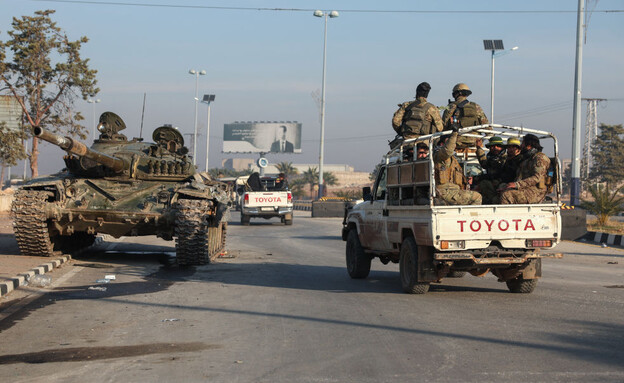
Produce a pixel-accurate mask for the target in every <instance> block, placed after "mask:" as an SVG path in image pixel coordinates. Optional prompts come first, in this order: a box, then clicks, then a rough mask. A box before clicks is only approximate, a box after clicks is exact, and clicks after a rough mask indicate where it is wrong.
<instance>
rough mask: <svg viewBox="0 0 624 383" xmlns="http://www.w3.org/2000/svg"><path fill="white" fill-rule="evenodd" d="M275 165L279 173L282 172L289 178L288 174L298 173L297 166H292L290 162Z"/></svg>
mask: <svg viewBox="0 0 624 383" xmlns="http://www.w3.org/2000/svg"><path fill="white" fill-rule="evenodd" d="M275 167H276V168H277V170H278V171H279V172H280V173H284V174H285V175H286V178H290V176H294V175H295V174H297V173H299V171H298V170H297V168H296V167H294V166H293V164H292V162H286V161H284V162H280V163H279V164H277V165H275Z"/></svg>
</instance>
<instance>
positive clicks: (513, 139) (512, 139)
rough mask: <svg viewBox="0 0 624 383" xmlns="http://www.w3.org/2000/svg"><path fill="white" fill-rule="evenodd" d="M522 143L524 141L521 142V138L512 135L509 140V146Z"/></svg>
mask: <svg viewBox="0 0 624 383" xmlns="http://www.w3.org/2000/svg"><path fill="white" fill-rule="evenodd" d="M521 145H522V143H521V142H520V139H519V138H516V137H510V138H509V139H508V140H507V146H521Z"/></svg>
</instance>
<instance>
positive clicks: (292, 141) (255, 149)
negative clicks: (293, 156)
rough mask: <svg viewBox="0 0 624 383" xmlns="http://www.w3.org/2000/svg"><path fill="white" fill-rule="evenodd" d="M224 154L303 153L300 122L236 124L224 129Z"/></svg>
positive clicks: (227, 125) (225, 126)
mask: <svg viewBox="0 0 624 383" xmlns="http://www.w3.org/2000/svg"><path fill="white" fill-rule="evenodd" d="M223 152H224V153H301V124H300V123H298V122H291V121H287V122H264V121H260V122H257V121H256V122H234V123H231V124H225V125H224V127H223Z"/></svg>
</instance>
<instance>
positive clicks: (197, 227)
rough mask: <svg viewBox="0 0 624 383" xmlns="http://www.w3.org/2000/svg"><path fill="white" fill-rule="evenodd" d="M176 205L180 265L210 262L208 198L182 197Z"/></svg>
mask: <svg viewBox="0 0 624 383" xmlns="http://www.w3.org/2000/svg"><path fill="white" fill-rule="evenodd" d="M175 207H176V222H175V225H176V226H175V234H176V237H177V238H176V257H177V261H178V264H179V265H180V266H196V265H204V264H206V263H210V255H209V240H208V239H209V236H208V222H207V218H208V217H209V215H208V212H209V210H210V207H209V206H208V201H207V200H190V199H181V200H178V202H177V203H176V205H175Z"/></svg>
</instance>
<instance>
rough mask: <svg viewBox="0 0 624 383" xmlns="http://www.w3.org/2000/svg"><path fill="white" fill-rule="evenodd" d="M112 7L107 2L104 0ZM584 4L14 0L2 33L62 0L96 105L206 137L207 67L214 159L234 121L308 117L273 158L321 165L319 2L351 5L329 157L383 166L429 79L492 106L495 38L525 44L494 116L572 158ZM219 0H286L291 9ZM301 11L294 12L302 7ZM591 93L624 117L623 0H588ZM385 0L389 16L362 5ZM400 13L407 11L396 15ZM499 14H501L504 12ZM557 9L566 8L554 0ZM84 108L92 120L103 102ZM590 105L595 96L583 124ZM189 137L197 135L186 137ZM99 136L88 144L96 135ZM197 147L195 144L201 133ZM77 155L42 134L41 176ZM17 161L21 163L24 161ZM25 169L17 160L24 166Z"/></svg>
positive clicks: (64, 20) (7, 3)
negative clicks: (400, 117) (459, 86)
mask: <svg viewBox="0 0 624 383" xmlns="http://www.w3.org/2000/svg"><path fill="white" fill-rule="evenodd" d="M98 3H99V4H98ZM577 4H578V2H577V1H575V0H549V1H543V0H542V1H533V0H525V1H522V2H518V1H513V2H512V1H500V0H498V1H485V0H473V1H470V2H466V1H455V0H453V1H451V0H439V1H426V2H425V1H414V0H412V1H401V0H394V1H393V0H385V1H383V2H381V1H371V0H357V1H355V0H332V1H314V0H306V1H304V0H291V1H285V0H227V1H226V0H220V1H219V0H213V1H210V0H203V1H202V0H119V1H116V2H113V1H109V2H104V1H100V0H85V1H73V2H72V1H68V2H65V1H30V0H19V1H18V0H0V40H2V41H6V39H7V34H6V32H7V30H8V29H10V27H11V20H12V18H13V17H20V16H23V15H33V14H34V12H35V11H36V10H42V9H54V10H56V13H55V14H54V15H53V16H52V17H53V19H54V20H55V21H56V22H57V25H58V26H59V27H61V28H62V29H63V30H64V31H65V32H66V33H67V35H68V36H69V38H70V39H71V40H77V39H78V38H79V37H81V36H87V37H88V38H89V42H88V43H87V44H85V45H84V46H83V48H82V55H83V57H87V58H89V59H90V65H91V68H92V69H96V70H97V71H98V73H97V81H98V84H97V85H98V87H99V88H100V93H99V94H98V95H97V96H96V98H97V99H100V100H101V102H100V103H97V104H95V115H96V116H99V114H100V113H102V112H104V111H112V112H115V113H117V114H119V115H120V116H121V117H122V118H123V119H124V121H125V122H126V125H127V126H128V129H127V130H126V131H124V133H125V134H126V135H127V136H128V137H135V136H139V129H140V125H141V112H142V105H143V95H144V93H145V94H146V108H145V119H144V128H143V129H144V133H143V136H144V137H146V138H147V139H150V138H151V132H152V131H153V129H155V128H157V127H158V126H161V125H162V124H165V123H169V124H172V125H174V126H177V127H178V128H179V129H180V130H181V131H182V132H183V133H185V134H186V133H192V132H193V130H194V128H193V124H194V118H195V100H194V97H195V84H196V78H195V76H193V75H190V74H189V73H188V70H189V69H196V70H205V71H206V75H204V76H200V77H199V78H198V82H197V83H198V91H199V95H200V99H201V97H202V95H203V94H215V95H216V99H215V101H214V102H213V103H212V106H211V117H210V148H209V157H210V158H209V159H210V167H211V168H212V167H220V166H221V160H222V159H224V158H232V157H246V158H252V157H253V158H257V155H256V154H252V155H250V154H247V155H232V154H223V153H222V152H221V151H222V143H223V141H222V139H223V125H224V124H226V123H231V122H234V121H298V122H300V123H302V125H303V129H302V151H303V153H302V154H268V155H267V158H268V160H269V161H270V162H272V163H278V162H283V161H287V162H293V163H298V164H300V163H318V161H319V142H320V118H319V116H320V113H319V107H318V97H317V96H315V94H316V95H318V94H319V93H320V89H321V82H322V81H321V80H322V65H323V24H324V21H323V18H317V17H314V16H313V10H314V9H321V10H326V11H331V10H338V11H339V13H340V16H339V17H337V18H333V19H329V21H328V25H327V67H326V68H327V72H326V97H325V101H326V112H325V160H324V163H325V164H349V165H351V166H353V167H354V168H355V169H356V170H358V171H366V172H369V171H371V170H372V169H373V168H374V166H375V164H377V163H378V162H379V161H380V160H381V158H382V156H383V154H385V153H386V152H387V150H388V145H387V143H388V141H390V140H392V139H393V138H394V135H395V133H394V131H393V129H392V126H391V119H392V115H393V113H394V111H395V110H396V109H397V104H399V103H401V102H404V101H408V100H412V99H413V97H414V93H415V88H416V86H417V85H418V83H420V82H422V81H427V82H429V83H430V84H431V86H432V90H431V92H430V94H429V101H430V102H432V103H434V104H435V105H439V106H444V105H446V104H447V103H448V99H449V98H450V97H451V89H452V87H453V85H455V84H456V83H459V82H463V83H466V84H467V85H468V86H469V87H470V88H471V89H472V91H473V94H472V96H471V97H470V100H472V101H475V102H477V103H479V104H480V105H481V106H482V107H483V109H484V111H485V113H486V115H487V116H488V118H489V117H490V87H491V84H490V75H491V54H490V52H489V51H485V50H484V47H483V40H484V39H502V40H503V42H504V44H505V48H507V49H509V48H512V47H514V46H517V47H518V49H517V50H514V51H512V52H509V53H508V54H505V55H502V56H500V57H497V59H496V65H495V69H496V72H495V110H494V112H495V119H494V122H495V123H501V124H510V125H515V126H524V127H528V128H534V129H541V130H547V131H552V132H554V133H555V134H556V135H557V136H558V138H559V140H560V143H559V145H560V151H561V157H562V158H569V157H570V155H571V148H572V138H571V137H572V106H573V96H574V92H573V88H574V67H575V49H576V18H577V15H576V9H577ZM210 7H239V8H271V9H275V8H283V9H289V10H281V11H275V10H256V9H250V10H246V9H238V10H237V9H219V8H210ZM291 9H292V10H291ZM587 9H588V10H591V9H595V12H593V13H591V17H590V19H589V23H588V28H587V36H586V37H587V42H586V44H584V46H583V75H582V96H583V97H589V98H606V99H607V100H608V101H606V102H601V103H600V104H599V107H598V122H599V123H605V124H622V123H624V117H622V114H621V113H618V111H619V110H621V109H622V107H624V104H623V101H624V98H623V96H622V95H621V90H622V89H624V75H623V71H622V62H623V61H624V12H601V11H605V10H619V11H622V10H624V1H622V0H600V1H598V2H596V1H588V3H587ZM364 10H377V11H378V12H362V11H364ZM389 11H393V12H389ZM493 11H500V12H493ZM545 11H556V12H545ZM76 108H77V109H78V110H80V111H81V112H82V114H83V115H84V116H85V118H86V119H85V121H84V123H85V125H87V126H88V127H89V128H92V121H93V116H94V113H93V104H88V103H87V102H86V101H83V100H78V101H77V102H76ZM586 108H587V103H586V102H583V104H582V116H583V125H584V123H585V113H586ZM206 115H207V108H206V105H205V104H201V103H200V104H199V111H198V127H199V130H200V133H201V134H202V136H200V137H199V139H198V158H197V163H198V164H201V165H199V166H200V168H203V164H204V161H205V159H204V158H205V157H204V156H205V135H204V134H205V131H206ZM185 138H187V140H188V136H185ZM90 142H91V141H90V139H89V141H88V143H90ZM187 143H188V141H187ZM62 154H63V152H62V151H61V150H60V149H56V148H53V147H50V146H49V145H48V144H46V145H44V148H43V152H42V159H41V160H40V174H46V173H51V172H54V171H57V170H59V169H60V168H62V167H63V164H62V160H61V157H62ZM18 168H19V167H18ZM14 171H16V170H14Z"/></svg>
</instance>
